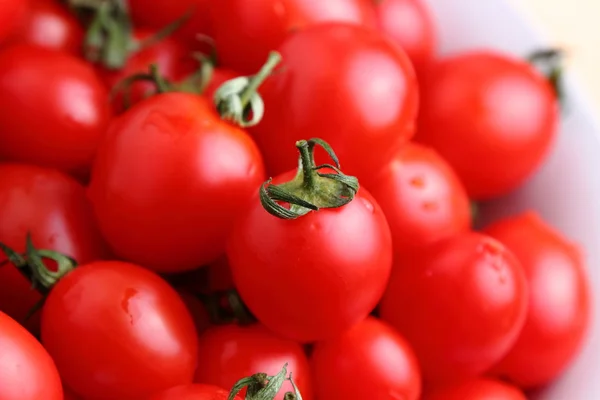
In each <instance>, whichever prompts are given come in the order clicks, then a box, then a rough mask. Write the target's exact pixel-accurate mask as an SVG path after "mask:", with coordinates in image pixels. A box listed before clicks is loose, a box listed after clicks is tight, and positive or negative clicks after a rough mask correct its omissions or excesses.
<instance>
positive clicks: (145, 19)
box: [128, 0, 218, 43]
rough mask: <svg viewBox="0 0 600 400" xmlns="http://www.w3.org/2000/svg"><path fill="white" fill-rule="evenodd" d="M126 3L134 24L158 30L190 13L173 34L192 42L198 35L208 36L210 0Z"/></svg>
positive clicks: (145, 0) (134, 1)
mask: <svg viewBox="0 0 600 400" xmlns="http://www.w3.org/2000/svg"><path fill="white" fill-rule="evenodd" d="M217 4H218V2H217ZM128 5H129V10H130V13H131V18H132V19H133V21H134V23H135V24H136V26H143V27H146V28H151V29H154V30H160V29H162V28H164V27H166V26H167V25H169V24H171V23H172V22H174V21H176V20H178V19H180V18H181V17H183V16H184V15H185V14H186V13H190V18H189V20H188V21H187V22H186V23H185V24H184V25H183V26H181V27H180V28H179V29H178V30H177V31H176V32H175V35H176V36H177V37H179V38H181V39H185V40H187V41H189V42H192V43H193V42H197V41H198V35H208V36H210V27H211V23H210V18H209V8H210V7H211V6H212V2H211V1H210V0H177V1H170V0H150V1H148V0H129V1H128Z"/></svg>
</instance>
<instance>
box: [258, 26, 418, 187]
mask: <svg viewBox="0 0 600 400" xmlns="http://www.w3.org/2000/svg"><path fill="white" fill-rule="evenodd" d="M279 51H280V53H281V54H282V57H283V62H282V66H281V69H280V70H279V71H278V72H276V73H275V74H273V75H272V76H271V77H270V78H269V79H268V80H267V81H266V82H265V83H264V85H263V86H262V87H261V89H260V93H261V94H262V96H263V98H264V101H265V107H266V108H265V116H264V119H263V121H262V122H261V123H260V124H258V125H257V126H256V127H254V128H253V129H251V132H252V134H253V136H254V137H255V138H256V141H257V142H258V145H259V147H260V148H261V150H262V151H263V155H264V157H265V162H266V165H267V170H268V171H269V173H270V174H271V175H278V174H280V173H283V172H286V171H288V170H290V169H292V168H294V167H295V166H296V165H297V160H296V154H295V153H294V148H293V147H292V146H290V144H291V143H294V142H295V141H297V140H300V139H303V138H304V137H305V136H306V134H307V132H310V135H311V136H312V137H318V138H321V139H323V140H325V141H327V142H328V143H329V144H330V145H331V146H332V147H333V148H334V149H335V151H336V153H337V155H338V156H339V158H340V160H342V167H343V170H344V172H345V173H347V174H350V175H354V176H358V178H359V179H360V180H362V179H363V178H365V179H366V176H369V175H372V174H375V173H377V170H378V169H379V168H381V167H382V166H383V164H384V163H385V162H386V161H387V160H388V159H389V158H391V155H392V152H393V151H394V150H395V149H396V148H397V147H399V146H400V145H401V144H403V143H405V142H406V141H407V140H408V139H409V138H410V137H411V136H412V134H413V125H414V121H415V116H416V112H417V100H418V99H417V98H418V95H417V86H416V80H415V75H414V72H413V69H412V66H411V65H410V61H409V60H408V57H406V55H405V54H404V53H403V52H402V51H401V50H400V49H399V48H398V47H397V46H394V45H393V44H392V43H390V42H389V41H388V40H386V39H385V38H384V37H383V36H381V35H380V34H379V33H378V32H375V31H370V30H367V29H364V28H361V27H357V26H352V25H347V24H323V25H316V26H314V27H311V28H307V29H305V30H303V31H301V32H299V33H297V34H295V35H293V36H290V38H289V39H288V40H287V41H286V42H285V43H284V44H283V45H282V46H281V48H280V49H279ZM307 55H310V56H307Z"/></svg>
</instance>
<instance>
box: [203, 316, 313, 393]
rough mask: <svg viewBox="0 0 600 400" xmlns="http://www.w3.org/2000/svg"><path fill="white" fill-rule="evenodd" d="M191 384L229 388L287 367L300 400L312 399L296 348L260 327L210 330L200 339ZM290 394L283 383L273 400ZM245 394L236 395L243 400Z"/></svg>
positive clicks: (304, 363)
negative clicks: (193, 378) (251, 377)
mask: <svg viewBox="0 0 600 400" xmlns="http://www.w3.org/2000/svg"><path fill="white" fill-rule="evenodd" d="M198 355H199V357H200V359H201V360H202V362H200V363H199V364H198V370H197V371H196V378H195V381H196V382H198V383H209V384H212V385H217V386H221V387H224V388H231V387H233V385H234V384H235V383H236V382H237V381H239V380H240V379H242V378H244V377H247V376H252V375H253V374H256V373H258V372H264V373H266V374H269V375H275V374H277V373H278V372H279V371H280V370H281V367H282V366H283V364H284V363H288V372H291V373H292V377H293V379H294V383H295V384H296V386H297V387H298V390H299V391H300V394H301V395H302V398H303V399H305V400H311V399H313V394H312V385H311V377H310V368H309V366H308V360H307V358H306V354H305V353H304V349H303V348H302V346H301V345H300V344H298V343H297V342H295V341H292V340H288V339H281V338H279V337H277V336H275V335H274V334H273V333H271V332H269V331H268V330H267V329H266V328H264V327H263V326H261V325H253V326H248V327H241V326H236V325H224V326H216V327H212V328H210V329H209V330H208V331H207V332H205V333H204V334H203V335H201V336H200V339H199V344H198ZM286 392H292V393H293V392H294V388H293V387H292V385H291V383H290V382H289V381H286V382H285V383H284V384H283V386H282V388H281V390H280V391H279V393H278V394H277V396H276V397H275V399H274V400H283V396H284V394H285V393H286ZM245 393H246V391H245V390H244V391H242V392H240V396H242V397H244V396H245Z"/></svg>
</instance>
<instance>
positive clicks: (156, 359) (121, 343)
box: [42, 261, 198, 400]
mask: <svg viewBox="0 0 600 400" xmlns="http://www.w3.org/2000/svg"><path fill="white" fill-rule="evenodd" d="M42 342H43V343H44V346H45V347H46V349H47V350H48V352H49V353H50V355H51V356H52V358H53V359H54V361H55V362H56V365H57V367H58V370H59V372H60V374H61V376H62V378H63V380H64V382H65V385H67V386H69V387H70V388H71V389H73V391H75V392H76V393H77V394H78V395H80V396H81V397H83V398H85V399H89V400H109V399H132V400H134V399H147V398H148V397H149V396H152V395H154V394H155V393H157V392H160V391H162V390H166V389H168V388H171V387H173V386H177V385H183V384H189V383H191V382H192V379H193V376H194V370H195V368H196V363H197V358H198V355H197V351H198V344H197V339H196V329H195V328H194V322H193V321H192V318H191V316H190V314H189V312H188V311H187V309H186V307H185V304H184V303H183V301H182V300H181V298H180V297H179V295H178V294H177V292H176V291H175V290H174V289H172V288H171V287H170V286H169V285H168V284H167V283H166V282H165V281H164V280H163V279H162V278H160V277H159V276H158V275H156V274H154V273H153V272H151V271H148V270H147V269H145V268H142V267H139V266H136V265H133V264H128V263H124V262H117V261H110V262H109V261H103V262H96V263H91V264H87V265H84V266H81V267H78V268H76V269H75V270H74V271H72V272H71V273H69V274H68V275H67V276H65V277H64V278H63V279H62V280H61V281H60V282H59V283H58V284H57V285H56V286H55V287H54V288H53V289H52V291H51V293H50V295H49V296H48V298H47V300H46V304H45V305H44V308H43V314H42ZM157 366H160V368H157Z"/></svg>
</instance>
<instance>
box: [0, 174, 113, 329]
mask: <svg viewBox="0 0 600 400" xmlns="http://www.w3.org/2000/svg"><path fill="white" fill-rule="evenodd" d="M0 220H1V221H2V223H1V224H0V242H1V243H4V244H5V245H7V246H9V247H10V248H12V249H13V250H15V251H17V252H23V251H25V238H26V236H27V233H30V234H31V238H32V240H33V243H34V245H35V246H36V247H38V248H40V249H47V250H55V251H58V252H60V253H63V254H65V255H68V256H70V257H73V258H74V259H76V260H77V261H79V262H82V263H87V262H90V261H95V260H98V259H100V258H103V257H104V256H105V255H106V245H105V243H104V241H103V239H102V238H101V236H100V231H99V229H98V226H97V223H96V221H95V218H94V215H93V211H92V208H91V205H90V203H89V200H88V199H87V196H86V193H85V190H84V188H83V187H82V186H81V184H79V183H78V182H76V181H75V180H74V179H73V178H71V177H69V176H67V175H65V174H63V173H61V172H59V171H56V170H51V169H46V168H42V167H36V166H32V165H23V164H0ZM5 259H6V257H5V256H4V254H0V262H2V261H4V260H5ZM40 298H41V297H40V295H39V293H38V292H37V291H35V290H32V288H31V282H29V281H28V280H27V279H25V277H24V276H23V275H22V274H21V273H20V272H19V271H18V270H17V269H16V268H15V267H13V266H12V265H7V266H4V267H0V311H3V312H5V313H7V314H8V315H9V316H11V317H12V318H14V319H16V320H17V321H20V322H22V321H24V320H25V317H26V316H27V313H28V312H29V311H30V310H31V309H32V307H33V306H34V305H35V304H36V303H37V302H38V301H39V300H40ZM31 323H33V324H35V321H31ZM27 326H28V327H30V328H31V327H32V325H31V324H28V325H27Z"/></svg>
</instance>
